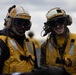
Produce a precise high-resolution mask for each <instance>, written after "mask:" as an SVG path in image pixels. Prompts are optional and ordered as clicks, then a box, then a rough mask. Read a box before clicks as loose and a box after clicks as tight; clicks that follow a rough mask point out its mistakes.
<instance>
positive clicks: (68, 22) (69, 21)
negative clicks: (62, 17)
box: [66, 15, 72, 25]
mask: <svg viewBox="0 0 76 75" xmlns="http://www.w3.org/2000/svg"><path fill="white" fill-rule="evenodd" d="M66 16H67V21H66V24H67V25H71V24H72V17H71V16H70V15H66Z"/></svg>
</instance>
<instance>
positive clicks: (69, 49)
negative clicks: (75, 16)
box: [43, 33, 76, 75]
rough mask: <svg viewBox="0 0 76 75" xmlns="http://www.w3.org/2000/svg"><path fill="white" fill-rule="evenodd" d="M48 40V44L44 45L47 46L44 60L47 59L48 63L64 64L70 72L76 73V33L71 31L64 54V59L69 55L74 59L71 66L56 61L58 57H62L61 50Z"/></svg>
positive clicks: (53, 64) (74, 74) (51, 64)
mask: <svg viewBox="0 0 76 75" xmlns="http://www.w3.org/2000/svg"><path fill="white" fill-rule="evenodd" d="M48 40H49V39H48ZM48 40H47V42H46V43H45V44H46V45H45V46H44V45H43V47H46V51H45V52H46V53H44V54H45V58H44V57H43V58H44V59H43V60H44V61H46V65H50V66H64V67H65V68H66V70H67V71H68V72H69V73H71V74H73V75H76V34H72V33H70V37H69V39H68V42H67V45H66V48H65V52H64V54H63V59H64V58H65V57H67V58H70V59H71V60H72V66H71V67H67V66H66V65H63V64H57V63H56V59H57V58H59V59H61V56H60V54H59V51H58V50H57V49H56V48H55V47H53V46H52V44H51V43H50V42H48ZM44 61H43V62H44Z"/></svg>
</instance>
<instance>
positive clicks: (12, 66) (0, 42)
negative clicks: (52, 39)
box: [0, 5, 36, 74]
mask: <svg viewBox="0 0 76 75" xmlns="http://www.w3.org/2000/svg"><path fill="white" fill-rule="evenodd" d="M4 25H5V28H4V29H3V30H1V31H0V74H11V73H14V72H21V73H23V72H30V71H32V70H33V69H34V68H35V67H36V66H35V56H34V50H35V46H34V43H33V42H32V41H31V40H29V39H28V38H27V37H26V36H25V32H26V31H28V30H30V28H31V16H30V14H29V12H28V11H26V10H25V9H24V8H23V7H21V6H16V5H13V6H12V7H10V8H9V9H8V13H7V16H6V18H5V23H4ZM28 43H29V44H28ZM29 47H30V48H29Z"/></svg>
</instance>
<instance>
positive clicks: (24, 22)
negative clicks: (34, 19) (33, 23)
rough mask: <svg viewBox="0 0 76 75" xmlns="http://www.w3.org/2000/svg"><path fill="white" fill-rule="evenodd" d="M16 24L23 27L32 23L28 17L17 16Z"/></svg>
mask: <svg viewBox="0 0 76 75" xmlns="http://www.w3.org/2000/svg"><path fill="white" fill-rule="evenodd" d="M14 25H16V26H18V27H21V26H24V27H28V26H29V25H30V21H29V20H27V19H20V18H15V19H14Z"/></svg>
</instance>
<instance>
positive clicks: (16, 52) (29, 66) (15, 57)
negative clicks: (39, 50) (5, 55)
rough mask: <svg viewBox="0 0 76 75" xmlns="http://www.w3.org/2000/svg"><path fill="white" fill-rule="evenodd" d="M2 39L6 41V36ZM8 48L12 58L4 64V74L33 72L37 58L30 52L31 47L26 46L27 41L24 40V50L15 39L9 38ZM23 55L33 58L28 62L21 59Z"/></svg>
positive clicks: (1, 37)
mask: <svg viewBox="0 0 76 75" xmlns="http://www.w3.org/2000/svg"><path fill="white" fill-rule="evenodd" d="M0 39H2V40H3V41H4V42H6V41H5V39H6V36H1V35H0ZM7 46H8V48H9V50H10V58H9V59H8V60H6V61H5V62H4V67H3V72H2V73H5V74H10V73H13V72H29V71H31V70H33V68H34V62H33V61H34V60H35V57H34V55H33V53H30V52H29V51H28V49H29V47H28V46H27V44H26V40H24V46H23V48H24V49H23V48H22V47H21V46H20V45H19V44H18V43H17V41H15V40H14V39H13V38H10V37H8V40H7ZM30 46H31V48H30V51H31V50H32V52H33V46H32V43H31V44H30ZM21 55H22V56H24V57H29V56H30V57H31V58H30V59H28V60H26V59H25V58H22V59H21Z"/></svg>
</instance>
